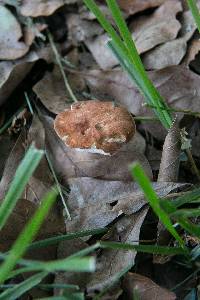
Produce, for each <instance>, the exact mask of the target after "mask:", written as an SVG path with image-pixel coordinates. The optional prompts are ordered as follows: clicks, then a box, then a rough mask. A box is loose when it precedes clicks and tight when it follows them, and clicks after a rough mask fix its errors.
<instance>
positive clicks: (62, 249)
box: [54, 239, 92, 296]
mask: <svg viewBox="0 0 200 300" xmlns="http://www.w3.org/2000/svg"><path fill="white" fill-rule="evenodd" d="M86 247H88V244H86V243H85V242H83V241H82V240H81V239H74V240H70V241H63V242H61V243H60V244H59V246H58V251H57V257H58V258H59V259H63V258H66V257H68V256H70V255H72V254H75V253H76V252H78V251H80V250H82V249H84V248H86ZM91 277H92V274H91V273H73V272H57V273H56V275H55V281H54V283H56V284H63V283H66V284H76V285H78V286H79V287H80V289H81V290H85V287H86V285H87V283H88V282H89V281H90V279H91ZM62 292H63V289H62V288H55V289H54V295H55V296H61V295H62Z"/></svg>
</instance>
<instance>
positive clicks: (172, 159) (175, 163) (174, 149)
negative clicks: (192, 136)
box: [158, 119, 181, 182]
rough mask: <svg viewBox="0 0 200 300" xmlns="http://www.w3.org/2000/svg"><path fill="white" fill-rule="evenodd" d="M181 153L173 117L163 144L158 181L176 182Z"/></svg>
mask: <svg viewBox="0 0 200 300" xmlns="http://www.w3.org/2000/svg"><path fill="white" fill-rule="evenodd" d="M180 154H181V134H180V129H179V126H178V120H177V119H175V121H174V122H173V124H172V126H171V128H170V129H169V132H168V134H167V136H166V138H165V142H164V145H163V151H162V158H161V163H160V170H159V174H158V181H164V182H168V181H169V182H176V181H177V179H178V173H179V165H180Z"/></svg>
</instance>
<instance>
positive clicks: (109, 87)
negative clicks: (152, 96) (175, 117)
mask: <svg viewBox="0 0 200 300" xmlns="http://www.w3.org/2000/svg"><path fill="white" fill-rule="evenodd" d="M148 75H149V77H150V79H151V80H152V81H153V83H154V85H155V86H156V87H157V88H158V90H159V92H160V93H161V95H162V96H163V97H164V99H166V101H167V103H168V104H169V105H170V107H172V108H177V109H181V110H191V111H195V112H200V85H199V83H200V79H199V76H198V75H197V74H195V73H193V72H192V71H190V70H189V69H188V68H186V67H184V66H173V67H168V68H164V69H162V70H158V71H152V72H148ZM83 76H84V77H85V79H86V81H87V84H88V86H89V87H90V90H91V92H92V94H93V95H98V93H102V92H103V93H105V95H107V98H108V97H109V98H110V99H115V101H116V103H118V104H120V105H124V106H125V107H126V108H127V109H128V110H129V111H130V112H132V113H133V114H135V115H136V116H153V113H152V111H151V109H150V108H147V107H144V106H143V103H144V98H143V96H142V95H141V94H140V92H139V91H138V89H137V87H136V86H135V85H134V84H133V82H132V81H131V80H130V79H129V77H128V75H127V74H125V73H124V72H123V71H121V70H112V71H100V70H91V71H89V72H88V73H87V74H83ZM179 116H180V115H179ZM145 129H146V130H147V131H150V132H151V133H152V134H153V135H154V136H155V137H156V138H158V139H159V140H160V139H163V138H164V137H165V135H166V130H164V129H163V127H162V126H161V125H160V124H159V123H158V122H148V124H146V125H145Z"/></svg>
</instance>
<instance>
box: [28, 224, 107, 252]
mask: <svg viewBox="0 0 200 300" xmlns="http://www.w3.org/2000/svg"><path fill="white" fill-rule="evenodd" d="M107 231H108V230H107V229H106V228H99V229H93V230H85V231H78V232H75V233H68V234H64V235H59V236H55V237H51V238H48V239H45V240H39V241H36V242H34V243H32V244H31V245H30V246H29V249H38V248H42V247H48V246H50V245H55V244H58V243H60V242H61V241H68V240H73V239H76V238H79V237H84V236H88V235H96V234H100V233H106V232H107Z"/></svg>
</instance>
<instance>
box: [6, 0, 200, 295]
mask: <svg viewBox="0 0 200 300" xmlns="http://www.w3.org/2000/svg"><path fill="white" fill-rule="evenodd" d="M118 3H119V5H120V7H121V8H122V10H123V16H124V17H125V18H126V20H127V22H128V25H129V28H130V30H131V33H132V36H133V38H134V40H135V42H136V46H137V49H138V51H139V53H140V54H141V58H142V60H143V62H144V65H145V67H146V69H147V71H148V75H149V77H150V78H151V80H152V81H153V83H154V84H155V86H156V87H157V88H158V90H159V91H160V93H161V94H162V96H163V97H164V98H165V99H166V101H167V103H168V105H169V107H170V109H172V110H173V111H175V113H176V115H177V121H176V123H175V124H174V126H173V127H172V128H170V130H169V132H167V131H166V130H165V129H163V128H162V127H161V125H160V123H159V122H158V121H157V120H155V119H154V116H153V114H152V111H151V109H152V108H151V107H148V106H145V105H144V98H143V96H142V95H141V94H140V92H139V91H138V89H137V87H136V86H134V85H133V83H132V82H131V81H130V79H129V78H128V76H127V75H126V74H125V72H124V71H122V70H121V69H120V68H119V66H118V61H117V60H116V59H115V58H114V57H113V56H112V53H111V52H110V51H109V49H107V48H106V45H105V44H106V42H107V40H108V37H107V35H106V34H105V33H104V31H103V29H102V28H101V27H100V26H99V24H98V23H97V21H96V18H95V17H94V15H92V14H91V13H90V12H88V11H87V10H86V8H85V7H84V6H83V3H82V1H77V0H66V1H60V0H55V1H47V0H45V1H41V0H37V1H29V0H26V1H19V2H18V1H0V14H1V15H2V18H1V20H0V23H1V28H3V30H2V29H1V33H0V41H1V49H0V59H1V62H0V74H1V79H0V105H1V107H2V108H3V109H4V105H6V107H9V108H10V110H11V111H12V113H13V112H16V110H17V109H18V108H19V106H20V105H21V104H22V103H23V101H24V92H27V89H28V99H29V102H30V103H29V109H30V106H31V108H33V111H34V115H33V116H31V117H30V118H29V119H27V120H26V122H24V123H23V122H22V123H21V124H20V125H19V124H18V120H17V119H16V120H13V121H12V122H11V124H14V125H11V130H8V131H7V132H6V134H9V135H10V139H11V140H12V142H8V136H7V137H6V138H5V139H4V138H2V139H1V142H2V145H3V143H4V144H7V143H10V146H9V147H8V146H7V145H5V146H4V145H3V149H6V150H4V151H8V152H9V153H6V156H5V155H4V156H2V158H1V160H5V157H7V160H6V162H2V163H1V165H2V166H4V170H3V172H2V175H1V180H0V199H1V200H3V198H4V196H5V194H6V192H7V190H8V188H9V185H10V183H11V181H12V179H13V177H14V174H15V171H16V169H17V166H18V165H19V163H20V161H21V160H22V158H23V157H24V154H25V151H26V149H27V147H28V146H29V145H30V144H32V143H33V144H35V146H36V147H37V148H38V149H43V150H45V151H46V153H47V155H48V157H49V159H50V162H51V164H52V167H53V171H54V173H55V174H52V169H51V168H50V167H49V164H48V162H47V160H46V158H45V157H43V159H42V160H41V162H40V164H39V166H38V168H37V169H36V171H35V173H34V174H33V175H32V177H31V179H30V180H29V183H28V184H27V187H26V189H25V191H24V194H23V196H22V198H21V200H20V201H19V203H18V205H17V206H16V208H15V210H14V212H13V214H12V215H11V217H10V220H9V223H8V226H6V227H5V228H4V229H3V231H2V232H1V243H0V248H1V251H7V250H8V249H9V247H10V245H11V244H12V243H13V242H14V240H15V239H16V236H17V235H18V234H19V232H20V231H21V229H22V228H23V227H24V225H25V224H26V222H27V220H29V218H30V217H31V216H32V214H33V213H34V211H35V210H36V208H37V207H38V205H39V204H40V200H41V198H42V197H43V195H44V194H45V193H46V191H48V190H49V189H50V187H52V186H53V185H54V184H55V176H56V180H57V182H58V183H59V185H60V187H61V188H62V192H63V197H64V201H66V203H67V206H68V209H69V212H70V215H71V220H69V219H67V218H66V216H65V215H64V213H63V205H62V203H61V202H60V199H58V201H57V203H56V205H55V207H54V208H53V209H52V211H51V212H50V214H49V217H48V218H47V220H46V223H45V225H44V226H43V228H42V229H41V231H40V232H39V234H38V237H37V239H38V240H40V239H42V238H47V237H52V236H56V235H59V234H63V233H66V232H67V233H71V232H77V231H80V230H85V229H97V228H102V227H106V228H108V232H107V233H106V234H105V235H103V236H98V237H95V236H91V235H90V236H87V237H83V238H79V239H74V240H71V241H63V242H60V243H59V245H53V246H51V247H47V249H40V250H39V251H29V252H28V253H27V257H29V258H31V259H33V258H34V259H40V260H49V259H54V258H55V257H57V258H64V257H67V256H70V255H73V254H74V253H76V252H77V251H79V250H82V249H85V248H86V247H88V246H89V245H91V244H93V243H94V242H95V241H96V240H99V239H101V240H103V241H115V242H122V243H129V244H133V245H139V244H141V241H140V240H141V237H142V236H143V235H144V226H145V224H148V226H147V227H146V228H148V229H147V232H146V233H145V234H146V236H147V237H148V238H149V239H150V236H151V232H152V230H153V232H154V238H156V240H157V242H156V243H157V245H160V244H162V243H163V245H165V246H166V245H169V244H170V245H171V243H172V244H173V243H174V241H172V239H168V237H166V230H165V229H164V228H163V227H162V224H161V223H160V222H158V220H156V219H155V217H154V218H153V221H152V218H151V217H150V216H151V210H150V209H149V206H148V204H147V202H146V200H145V198H144V195H143V193H142V192H141V190H140V189H139V187H138V185H137V184H136V183H135V182H133V181H132V177H131V174H130V171H129V165H130V164H131V163H132V162H134V161H139V162H140V163H141V165H142V166H143V168H144V170H145V172H146V174H147V175H148V176H149V178H150V179H151V180H152V182H153V188H154V190H155V192H156V193H157V195H158V196H159V197H160V198H163V199H165V198H166V197H167V198H168V197H169V198H168V199H170V197H171V196H170V194H171V193H173V195H176V194H177V195H178V193H179V192H180V191H181V192H182V191H184V190H185V189H186V188H188V186H189V185H188V183H194V182H195V181H194V180H193V177H194V175H193V173H192V172H191V170H190V166H189V165H188V162H187V161H185V160H184V159H182V160H180V151H181V150H180V147H179V146H180V143H179V139H180V131H179V129H178V128H179V126H180V127H181V128H182V126H185V127H186V128H187V130H188V132H189V134H190V138H191V139H192V146H193V149H192V151H193V155H194V157H195V159H196V161H197V163H199V161H198V159H199V154H198V150H197V148H198V145H199V139H198V132H199V131H198V129H199V128H198V127H199V122H198V117H199V113H200V107H199V103H200V97H199V75H198V74H199V72H198V70H199V66H198V59H197V57H198V53H199V50H200V48H199V35H198V33H197V31H196V26H195V24H194V21H193V18H192V16H191V13H190V12H189V11H188V10H187V6H186V5H185V3H184V1H179V0H148V1H143V0H140V1H137V0H135V1H121V0H118ZM5 4H6V5H5ZM99 4H100V6H101V8H102V9H103V10H104V12H105V13H106V15H107V16H108V18H109V20H111V22H113V20H112V18H111V15H110V13H109V11H108V10H107V8H106V6H105V3H104V1H99ZM13 7H14V8H15V9H16V10H15V9H14V8H13ZM38 17H43V18H42V19H38ZM58 19H59V20H60V21H59V22H60V23H56V22H55V25H54V27H55V28H54V30H55V31H54V30H53V31H52V35H54V36H53V37H54V38H55V40H56V44H55V46H56V47H57V49H58V52H59V59H60V61H61V66H62V68H63V71H64V74H65V76H66V78H67V80H68V82H69V85H70V87H71V89H72V91H73V92H74V94H75V96H76V98H77V99H78V100H80V101H84V100H96V99H98V100H101V101H113V105H121V106H123V107H125V108H126V109H127V110H128V111H129V112H130V113H131V114H132V117H133V118H134V119H135V120H136V125H137V131H136V134H135V136H134V138H133V139H132V140H131V141H130V142H129V143H127V144H125V145H123V146H122V147H121V148H120V149H119V150H118V151H117V152H116V153H114V154H111V155H104V154H102V153H91V152H88V151H85V150H84V151H80V149H76V148H70V147H68V146H66V145H65V144H64V143H63V141H62V140H60V139H59V137H58V136H57V135H56V133H55V131H54V128H53V122H54V118H55V116H56V114H58V113H60V112H62V111H64V110H66V109H69V108H70V107H71V104H72V103H71V97H70V94H69V91H67V90H66V86H65V84H64V82H63V76H62V74H61V73H60V68H59V67H58V65H57V62H58V60H56V59H55V57H54V56H53V53H52V49H51V48H50V47H49V43H48V39H47V35H46V32H45V31H44V30H45V29H48V30H50V31H51V30H52V25H51V22H52V20H54V21H55V20H58ZM5 20H6V22H5ZM54 21H53V22H54ZM28 22H31V23H30V24H32V25H31V27H29V26H27V24H28ZM7 24H8V27H7ZM57 24H59V28H56V26H57ZM32 29H33V30H32ZM41 31H43V33H42V35H41V34H40V32H41ZM45 36H46V40H45V38H44V37H45ZM41 61H42V62H41ZM28 74H31V76H30V77H31V79H30V78H29V80H30V81H31V84H30V85H29V86H28V88H27V87H26V86H23V82H24V80H26V78H27V77H28ZM19 85H22V87H21V88H20V89H22V94H23V97H22V94H20V92H19V91H18V90H17V88H18V86H19ZM29 96H30V97H29ZM22 99H23V100H22ZM23 105H24V103H23ZM5 119H7V114H5V116H4V117H3V125H4V123H5ZM138 120H139V121H138ZM182 124H183V125H182ZM175 125H176V126H175ZM14 129H16V130H14ZM13 141H15V142H13ZM163 143H164V144H163ZM13 144H14V146H13ZM6 146H7V147H6ZM11 148H12V150H11ZM161 154H162V155H161ZM181 155H182V154H181ZM161 156H162V157H161ZM181 157H182V156H181ZM187 172H188V173H187ZM188 174H189V176H188ZM174 197H175V196H174ZM152 228H153V229H152ZM161 241H162V242H161ZM145 242H146V241H145ZM93 255H94V256H95V257H96V261H97V270H96V272H95V273H93V274H88V273H87V274H84V273H83V274H81V273H80V274H79V275H78V276H77V274H76V275H75V273H73V272H70V273H67V272H58V273H57V274H56V275H55V278H54V283H56V284H64V283H65V284H69V283H71V284H77V285H79V287H80V289H81V291H83V292H85V294H86V299H87V298H89V297H94V296H95V295H96V293H102V292H103V291H104V290H105V291H104V292H103V294H104V296H102V299H121V298H120V297H125V299H132V297H133V289H134V287H135V288H136V289H137V293H138V295H139V296H140V297H141V299H154V298H156V299H159V297H160V295H161V294H162V297H164V299H175V297H176V296H175V294H174V293H173V292H170V291H169V290H168V289H167V288H168V287H169V285H168V282H165V283H163V284H161V285H162V286H159V284H160V281H159V280H158V278H157V279H156V280H155V282H154V274H153V271H151V272H150V271H148V272H147V274H142V270H141V271H140V269H139V270H138V268H137V265H138V259H139V260H140V256H138V254H137V252H136V251H130V250H127V251H121V250H120V251H119V250H108V249H101V250H97V251H96V252H95V253H94V254H93ZM144 257H145V256H144ZM165 259H166V257H165ZM167 260H168V263H172V264H173V263H174V261H173V257H167ZM167 260H166V261H167ZM146 261H148V259H147V260H146ZM166 261H165V260H164V259H163V256H160V257H157V258H156V257H155V256H154V258H153V260H151V263H145V267H146V268H147V269H148V268H150V266H153V267H152V269H153V268H156V265H158V264H160V263H163V266H165V265H166V264H167V263H166ZM143 269H144V268H143ZM128 270H129V273H127V272H128ZM123 272H125V273H123ZM183 273H184V272H183ZM120 274H121V275H120ZM124 274H126V275H125V277H124V280H122V278H121V277H123V276H124ZM144 275H146V276H144ZM176 279H177V278H176ZM180 279H181V280H182V275H180ZM170 280H171V281H173V278H172V279H170ZM47 282H48V283H50V282H51V281H48V280H47ZM174 282H177V281H174ZM39 290H40V289H39V288H38V289H37V288H36V289H34V291H33V292H32V296H33V297H40V296H41V295H43V296H48V295H49V293H45V294H41V293H40V292H41V291H40V292H39ZM53 293H54V295H55V296H62V295H63V290H62V288H55V289H54V291H53ZM184 293H185V294H184ZM30 294H31V293H30ZM30 294H29V296H30ZM183 294H184V296H185V295H186V291H184V289H183ZM27 295H28V294H27ZM52 295H53V294H52ZM177 295H178V292H177Z"/></svg>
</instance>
